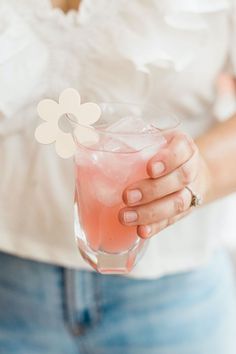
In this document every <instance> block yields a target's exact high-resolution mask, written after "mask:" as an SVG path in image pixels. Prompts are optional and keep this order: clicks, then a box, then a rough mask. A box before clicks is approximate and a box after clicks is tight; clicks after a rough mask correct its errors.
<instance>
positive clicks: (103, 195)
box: [93, 175, 122, 207]
mask: <svg viewBox="0 0 236 354" xmlns="http://www.w3.org/2000/svg"><path fill="white" fill-rule="evenodd" d="M93 189H94V192H95V195H96V198H97V199H98V200H99V202H100V203H102V204H104V205H105V206H107V207H112V206H115V205H117V204H120V203H121V202H122V191H121V190H120V189H119V188H117V186H116V185H115V184H114V183H112V181H111V180H108V179H107V178H106V176H105V175H103V176H102V175H100V176H97V178H96V179H95V178H94V179H93Z"/></svg>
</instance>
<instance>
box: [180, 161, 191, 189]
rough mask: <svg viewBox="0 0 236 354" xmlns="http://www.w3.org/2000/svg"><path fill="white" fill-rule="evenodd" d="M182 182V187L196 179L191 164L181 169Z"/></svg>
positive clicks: (186, 164)
mask: <svg viewBox="0 0 236 354" xmlns="http://www.w3.org/2000/svg"><path fill="white" fill-rule="evenodd" d="M179 175H180V181H181V184H182V185H184V186H185V185H187V184H189V183H191V182H192V181H193V179H194V170H193V169H192V168H191V166H190V164H189V163H184V164H183V165H181V166H180V167H179Z"/></svg>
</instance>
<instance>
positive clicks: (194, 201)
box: [185, 186, 203, 208]
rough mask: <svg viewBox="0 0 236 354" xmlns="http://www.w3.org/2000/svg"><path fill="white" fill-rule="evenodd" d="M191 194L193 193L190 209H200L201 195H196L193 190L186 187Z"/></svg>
mask: <svg viewBox="0 0 236 354" xmlns="http://www.w3.org/2000/svg"><path fill="white" fill-rule="evenodd" d="M185 188H186V189H187V190H188V191H189V192H190V193H191V196H192V198H191V203H190V208H191V207H198V206H200V205H202V202H203V200H202V197H201V196H200V195H199V194H196V193H194V192H193V191H192V189H191V188H190V187H188V186H186V187H185Z"/></svg>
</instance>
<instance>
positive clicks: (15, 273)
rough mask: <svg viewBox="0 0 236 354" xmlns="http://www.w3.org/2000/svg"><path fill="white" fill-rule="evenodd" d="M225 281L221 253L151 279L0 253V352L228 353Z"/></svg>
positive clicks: (227, 271)
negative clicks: (200, 263)
mask: <svg viewBox="0 0 236 354" xmlns="http://www.w3.org/2000/svg"><path fill="white" fill-rule="evenodd" d="M233 277H234V276H233V273H232V269H231V265H230V262H229V260H228V257H227V255H226V254H223V252H221V253H219V254H217V255H216V256H215V257H214V259H213V260H212V261H211V263H210V264H208V265H207V266H205V267H202V268H199V269H198V270H195V271H192V272H186V273H182V274H176V275H171V276H165V277H162V278H161V279H159V280H134V279H129V278H126V277H120V276H102V275H99V274H96V273H94V272H87V271H74V270H71V269H65V268H62V267H58V266H54V265H48V264H43V263H38V262H34V261H28V260H24V259H20V258H17V257H13V256H10V255H7V254H4V253H0V353H1V354H49V353H50V354H131V353H132V354H235V353H236V344H235V342H236V340H235V338H236V337H235V329H236V314H235V308H236V304H235V300H236V295H235V289H234V280H233Z"/></svg>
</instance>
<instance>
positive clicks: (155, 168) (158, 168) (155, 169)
mask: <svg viewBox="0 0 236 354" xmlns="http://www.w3.org/2000/svg"><path fill="white" fill-rule="evenodd" d="M164 170H165V165H164V164H163V162H160V161H158V162H154V163H153V164H152V174H153V176H155V177H157V176H159V175H160V174H161V173H162V172H164Z"/></svg>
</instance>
